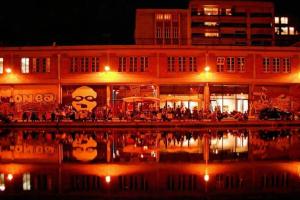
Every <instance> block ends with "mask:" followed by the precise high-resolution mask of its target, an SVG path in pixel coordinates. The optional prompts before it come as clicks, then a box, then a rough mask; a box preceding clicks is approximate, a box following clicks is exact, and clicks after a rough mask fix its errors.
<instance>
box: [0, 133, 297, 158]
mask: <svg viewBox="0 0 300 200" xmlns="http://www.w3.org/2000/svg"><path fill="white" fill-rule="evenodd" d="M204 138H207V141H208V142H209V145H208V146H209V149H207V151H208V152H209V157H208V160H210V161H218V160H247V159H248V160H278V159H280V160H296V159H299V158H300V151H299V150H298V148H297V146H299V144H300V137H299V129H297V128H295V129H281V130H272V129H270V130H268V129H261V130H251V129H227V130H207V131H203V130H196V131H195V130H193V131H174V130H164V131H157V130H136V131H132V130H130V131H120V130H113V129H112V130H109V131H107V130H96V131H94V130H93V131H90V130H78V131H64V130H62V131H61V130H51V131H50V130H43V131H36V130H33V131H29V130H22V129H13V130H8V129H3V130H1V132H0V155H1V157H0V159H2V160H18V159H20V160H23V159H36V158H39V159H43V158H44V159H45V160H47V159H48V156H49V155H52V156H54V157H55V155H57V156H58V151H59V149H60V148H59V146H61V147H62V148H61V149H62V152H63V161H65V162H71V161H83V162H139V161H147V162H151V161H153V162H177V161H186V162H201V161H204V155H203V154H204V152H205V149H204V148H205V141H206V140H205V139H204ZM43 156H44V157H43ZM54 157H53V158H52V159H55V158H54Z"/></svg>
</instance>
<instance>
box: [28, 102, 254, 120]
mask: <svg viewBox="0 0 300 200" xmlns="http://www.w3.org/2000/svg"><path fill="white" fill-rule="evenodd" d="M225 118H232V119H236V120H239V121H245V120H248V113H247V112H244V113H242V112H238V111H233V112H230V113H229V112H221V111H220V109H219V108H215V109H214V111H210V110H208V111H204V110H202V109H197V108H196V107H195V108H194V109H192V110H191V109H189V108H187V107H183V106H178V107H176V108H171V107H164V108H159V109H156V108H151V109H150V110H138V109H133V110H127V111H123V109H121V108H120V109H117V110H116V109H114V110H113V109H112V108H111V107H109V106H104V107H102V108H97V109H94V110H93V111H92V112H89V111H87V110H81V111H76V110H74V109H73V108H72V107H71V106H64V107H62V108H57V109H55V110H54V111H52V112H41V113H39V112H36V111H24V112H23V114H22V121H24V122H28V121H32V122H36V121H62V120H72V121H92V122H96V121H112V120H117V121H118V120H119V121H124V120H125V121H136V120H139V121H172V120H211V121H221V120H223V119H225Z"/></svg>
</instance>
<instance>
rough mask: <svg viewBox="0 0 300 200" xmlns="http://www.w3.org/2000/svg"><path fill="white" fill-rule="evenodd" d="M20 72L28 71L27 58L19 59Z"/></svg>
mask: <svg viewBox="0 0 300 200" xmlns="http://www.w3.org/2000/svg"><path fill="white" fill-rule="evenodd" d="M21 73H23V74H28V73H29V58H22V59H21Z"/></svg>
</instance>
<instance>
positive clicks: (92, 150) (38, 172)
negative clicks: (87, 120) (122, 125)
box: [0, 128, 300, 198]
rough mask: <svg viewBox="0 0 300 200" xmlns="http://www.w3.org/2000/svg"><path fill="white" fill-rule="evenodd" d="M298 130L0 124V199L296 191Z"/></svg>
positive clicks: (289, 193) (299, 189) (288, 192)
mask: <svg viewBox="0 0 300 200" xmlns="http://www.w3.org/2000/svg"><path fill="white" fill-rule="evenodd" d="M299 133H300V129H299V128H283V129H280V130H275V129H274V130H272V129H257V128H256V129H251V128H247V129H235V128H228V129H226V130H225V129H224V130H223V129H218V130H212V129H206V130H202V129H199V130H197V129H193V130H184V131H182V130H167V129H166V130H153V129H136V130H114V129H110V130H102V129H99V130H88V129H86V130H75V131H68V130H63V129H62V130H47V129H45V130H40V131H39V130H38V131H37V130H22V129H12V130H1V133H0V147H1V148H0V161H1V166H0V197H1V195H4V196H6V195H8V196H9V195H12V194H15V193H16V192H17V193H18V194H20V195H21V194H22V195H23V194H25V195H26V194H35V192H43V194H47V195H51V194H53V195H54V194H56V193H58V194H61V195H74V194H78V195H79V196H80V195H87V196H89V195H96V196H97V197H99V196H101V197H111V196H114V197H132V195H135V196H139V197H149V195H150V196H152V197H157V198H162V197H172V196H176V195H179V196H182V195H183V196H185V195H187V196H192V197H199V196H203V195H204V196H205V195H212V193H213V195H216V197H218V198H222V197H223V195H224V194H225V195H226V194H227V195H233V194H234V195H237V197H240V195H243V194H244V193H247V194H251V195H255V194H258V193H259V194H260V193H269V192H271V193H270V194H273V193H274V194H275V193H276V194H277V193H279V194H288V195H292V194H299V192H300V185H299V180H300V176H299V169H300V163H299V162H298V160H299V158H300V151H299V150H298V149H299V148H298V147H299V144H300V137H299ZM149 193H151V194H149ZM157 194H160V195H161V196H156V195H157ZM218 195H219V196H218Z"/></svg>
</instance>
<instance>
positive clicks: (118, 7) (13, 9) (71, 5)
mask: <svg viewBox="0 0 300 200" xmlns="http://www.w3.org/2000/svg"><path fill="white" fill-rule="evenodd" d="M273 2H275V7H276V11H277V12H278V13H281V14H284V15H287V14H288V15H289V16H294V19H295V21H296V22H299V21H300V12H299V11H297V6H295V5H293V4H295V2H296V0H273ZM187 5H188V0H94V1H92V0H71V1H67V0H9V1H6V0H5V3H4V2H1V12H0V45H4V46H15V45H17V46H20V45H51V44H52V42H53V41H56V43H57V44H58V45H60V44H132V43H133V42H134V40H133V37H134V22H135V9H136V8H187Z"/></svg>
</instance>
